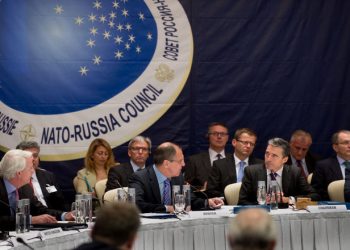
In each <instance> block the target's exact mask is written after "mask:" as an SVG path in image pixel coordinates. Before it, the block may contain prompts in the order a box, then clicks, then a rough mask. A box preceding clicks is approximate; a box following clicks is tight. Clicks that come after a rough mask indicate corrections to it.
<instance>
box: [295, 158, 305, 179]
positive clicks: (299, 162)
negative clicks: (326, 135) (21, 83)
mask: <svg viewBox="0 0 350 250" xmlns="http://www.w3.org/2000/svg"><path fill="white" fill-rule="evenodd" d="M297 166H298V167H299V168H300V169H301V174H302V175H303V176H304V178H305V179H306V178H307V176H306V173H305V171H304V168H303V164H302V163H301V160H297Z"/></svg>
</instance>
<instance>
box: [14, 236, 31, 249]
mask: <svg viewBox="0 0 350 250" xmlns="http://www.w3.org/2000/svg"><path fill="white" fill-rule="evenodd" d="M16 240H17V242H18V243H21V244H23V245H25V246H26V247H28V248H29V249H32V250H34V248H32V247H31V246H29V245H28V243H27V242H25V241H24V240H23V239H22V238H21V237H17V238H16Z"/></svg>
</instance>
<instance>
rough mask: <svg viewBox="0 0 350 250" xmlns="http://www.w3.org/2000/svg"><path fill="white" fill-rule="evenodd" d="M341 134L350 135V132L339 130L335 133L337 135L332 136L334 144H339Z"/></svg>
mask: <svg viewBox="0 0 350 250" xmlns="http://www.w3.org/2000/svg"><path fill="white" fill-rule="evenodd" d="M340 133H344V134H350V131H349V130H345V129H342V130H338V131H337V132H335V133H334V134H333V135H332V144H338V143H339V134H340Z"/></svg>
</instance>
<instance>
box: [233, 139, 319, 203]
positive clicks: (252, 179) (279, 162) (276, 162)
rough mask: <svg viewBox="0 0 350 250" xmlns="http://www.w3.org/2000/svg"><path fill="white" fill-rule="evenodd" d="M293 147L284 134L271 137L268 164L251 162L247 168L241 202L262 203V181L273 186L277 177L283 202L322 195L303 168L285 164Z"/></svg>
mask: <svg viewBox="0 0 350 250" xmlns="http://www.w3.org/2000/svg"><path fill="white" fill-rule="evenodd" d="M289 151H290V149H289V143H288V142H287V141H285V140H283V139H281V138H273V139H270V140H269V141H268V145H267V148H266V151H265V164H256V165H251V166H248V167H247V168H246V169H245V172H244V177H243V181H242V186H241V190H240V193H239V201H238V204H239V205H256V204H258V202H257V189H258V181H265V183H266V184H267V185H266V186H267V187H269V186H270V183H271V181H272V180H276V181H277V183H278V187H279V189H280V191H279V192H280V199H281V200H280V202H282V203H288V202H289V199H290V197H295V196H300V195H302V196H309V197H311V199H313V200H318V199H319V195H318V194H317V193H316V192H315V191H314V190H313V189H312V188H311V186H310V185H309V184H308V183H307V182H306V180H305V178H304V177H303V175H302V173H301V169H300V168H298V167H295V166H292V165H286V164H285V163H286V162H287V161H288V156H289ZM267 190H268V189H267Z"/></svg>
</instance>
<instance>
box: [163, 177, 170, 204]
mask: <svg viewBox="0 0 350 250" xmlns="http://www.w3.org/2000/svg"><path fill="white" fill-rule="evenodd" d="M170 189H171V188H170V181H169V179H166V180H165V181H164V190H163V205H171V194H170V191H171V190H170Z"/></svg>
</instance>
